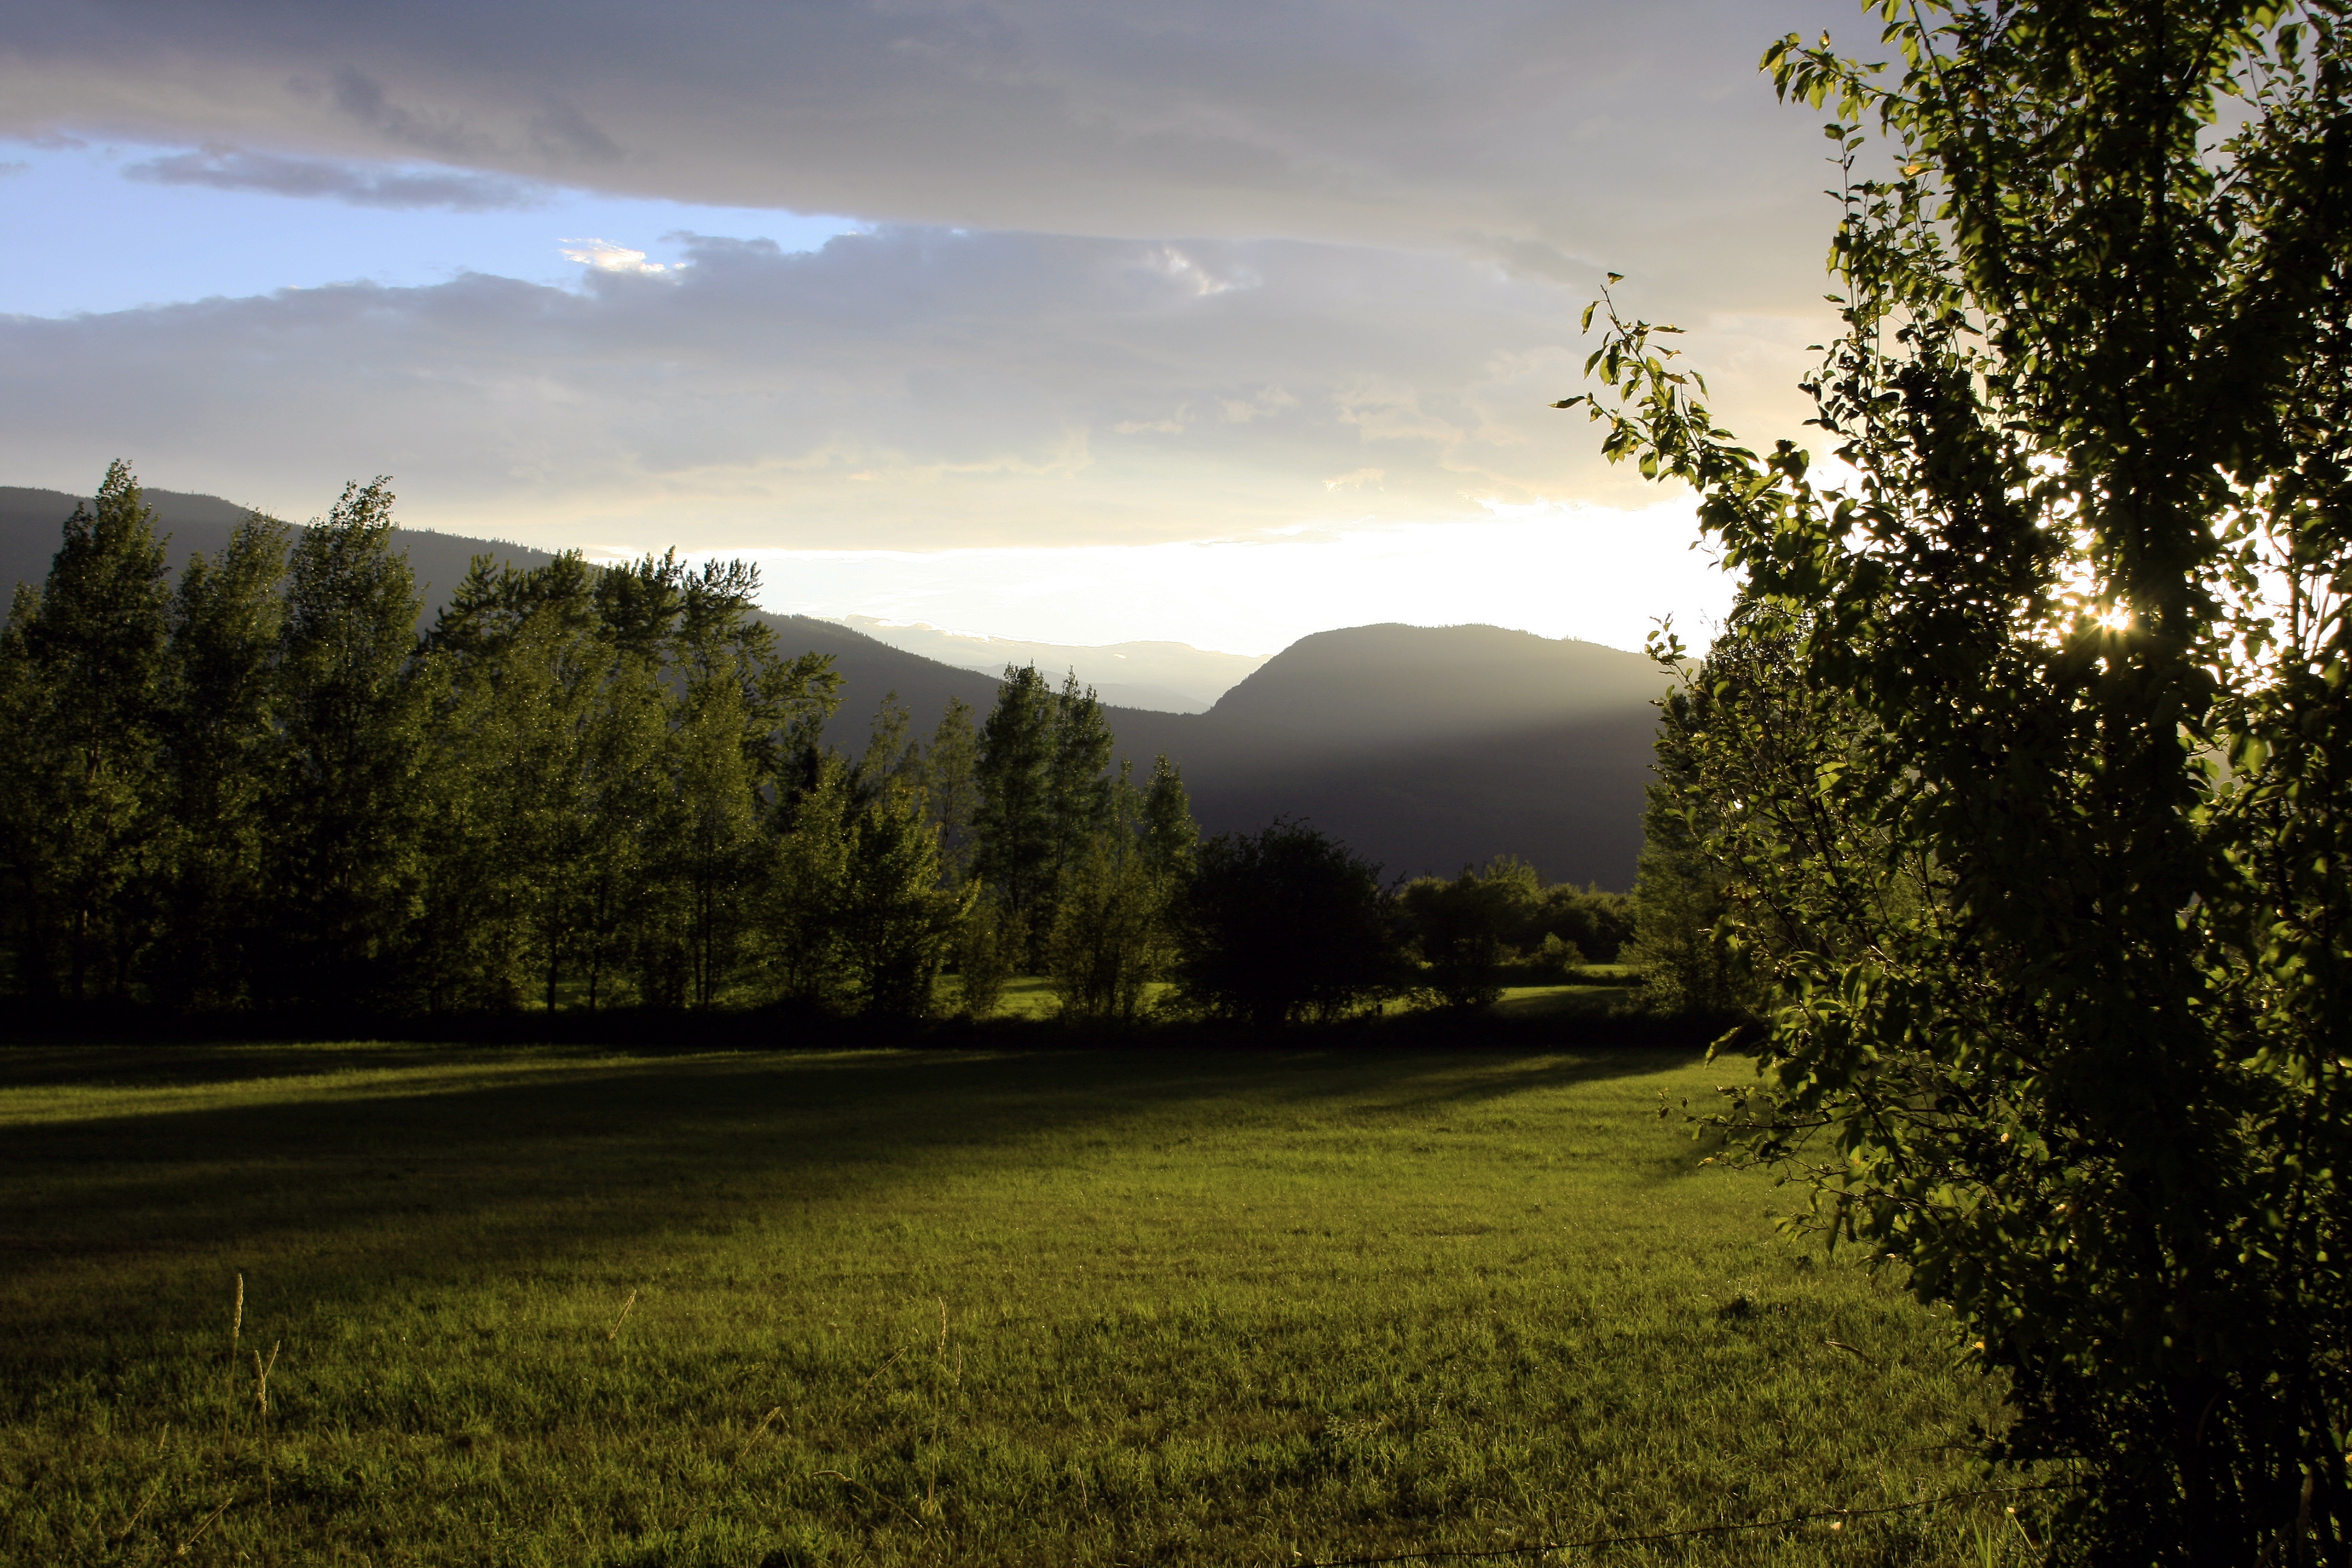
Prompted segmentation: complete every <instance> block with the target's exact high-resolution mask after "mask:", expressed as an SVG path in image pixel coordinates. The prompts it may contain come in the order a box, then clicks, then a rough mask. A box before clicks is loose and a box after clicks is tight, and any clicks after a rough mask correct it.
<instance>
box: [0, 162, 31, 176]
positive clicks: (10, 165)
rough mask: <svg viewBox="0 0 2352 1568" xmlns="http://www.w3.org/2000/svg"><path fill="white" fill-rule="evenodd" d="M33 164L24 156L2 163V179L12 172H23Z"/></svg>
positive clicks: (0, 170) (0, 166)
mask: <svg viewBox="0 0 2352 1568" xmlns="http://www.w3.org/2000/svg"><path fill="white" fill-rule="evenodd" d="M32 166H33V165H31V164H30V163H26V162H25V161H24V160H23V159H22V158H12V159H10V160H8V161H7V162H5V163H0V179H5V178H6V177H7V176H8V175H10V174H23V173H24V172H25V171H26V170H27V169H29V168H31V167H32Z"/></svg>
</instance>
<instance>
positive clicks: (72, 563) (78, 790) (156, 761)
mask: <svg viewBox="0 0 2352 1568" xmlns="http://www.w3.org/2000/svg"><path fill="white" fill-rule="evenodd" d="M169 598H170V595H169V591H168V589H167V588H166V586H165V584H164V571H163V545H162V544H161V543H160V542H158V541H157V540H156V538H155V534H154V513H153V512H152V510H150V509H149V508H148V507H147V505H146V504H145V502H144V500H142V496H141V494H140V489H139V481H138V480H137V479H135V478H133V477H132V475H131V469H130V468H129V466H128V465H126V464H124V463H121V462H119V461H118V462H116V463H113V464H111V465H110V466H109V468H107V471H106V478H105V479H104V480H103V481H102V482H101V483H100V486H99V491H98V495H97V497H96V498H95V502H94V508H93V507H83V506H77V507H75V508H74V512H73V515H72V517H70V518H68V520H67V521H66V524H65V538H64V542H63V543H62V545H61V546H60V547H59V549H58V553H57V556H56V559H55V560H54V561H53V562H52V563H51V565H50V568H49V575H48V581H47V585H46V586H45V587H44V589H43V590H42V591H41V592H40V593H39V594H37V595H36V594H33V593H31V592H29V591H27V590H26V589H24V588H23V587H22V586H20V587H19V589H18V591H17V594H16V600H15V603H14V604H13V605H12V606H11V609H10V614H9V620H8V626H7V630H6V632H5V637H0V718H5V726H6V731H7V733H8V735H9V744H8V746H7V747H6V748H5V755H0V823H5V827H0V835H5V837H0V864H5V874H6V878H7V881H8V884H9V885H10V887H11V888H12V889H14V893H15V899H14V902H15V904H16V918H15V929H14V931H13V933H12V934H13V935H14V936H15V937H16V964H17V983H18V984H20V985H21V986H23V987H25V988H26V989H27V990H28V991H31V992H32V993H33V994H36V995H58V994H63V995H65V996H67V997H69V998H71V999H73V1000H75V1001H80V1000H83V999H85V998H87V997H89V996H91V995H93V994H105V995H109V996H121V995H123V994H125V992H126V990H127V988H128V986H129V984H130V981H131V974H132V968H133V964H134V963H135V962H136V960H137V958H138V955H139V952H140V950H141V949H142V946H143V944H144V942H145V941H146V939H147V937H148V935H149V934H150V932H151V931H152V928H153V924H154V917H155V911H156V907H157V905H158V903H159V902H160V898H161V894H162V892H163V888H162V881H163V867H162V865H161V863H160V858H161V854H162V851H163V848H164V845H163V838H164V837H165V827H166V824H167V821H168V816H167V805H166V802H165V799H164V794H165V785H164V781H163V772H162V756H161V748H160V744H159V734H158V726H159V719H160V714H159V706H160V697H161V692H160V685H161V682H162V679H163V664H164V644H165V636H166V623H167V615H168V605H169Z"/></svg>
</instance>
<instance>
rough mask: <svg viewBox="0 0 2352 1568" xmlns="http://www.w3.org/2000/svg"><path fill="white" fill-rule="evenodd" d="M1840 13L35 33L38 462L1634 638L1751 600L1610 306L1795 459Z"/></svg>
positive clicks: (22, 248)
mask: <svg viewBox="0 0 2352 1568" xmlns="http://www.w3.org/2000/svg"><path fill="white" fill-rule="evenodd" d="M1824 26H1827V27H1831V28H1832V29H1833V30H1835V31H1836V33H1837V34H1838V36H1839V37H1840V38H1841V40H1842V41H1850V42H1852V43H1853V44H1854V45H1855V46H1857V47H1858V46H1860V45H1862V44H1864V43H1865V42H1867V41H1869V40H1870V39H1871V38H1872V37H1874V29H1873V28H1871V27H1870V26H1867V25H1866V19H1865V18H1864V16H1863V15H1862V14H1861V12H1860V10H1859V8H1858V7H1855V6H1853V5H1848V4H1846V3H1845V0H1840V3H1838V4H1835V5H1829V4H1826V3H1824V0H1673V3H1664V4H1654V5H1642V6H1626V5H1598V4H1591V3H1589V0H1542V3H1537V0H1449V3H1447V4H1445V5H1437V4H1433V3H1427V0H1423V3H1420V4H1402V3H1397V0H1346V3H1344V4H1343V3H1339V0H1295V3H1292V4H1286V5H1277V6H1269V5H1264V4H1262V3H1260V4H1240V3H1230V4H1229V3H1225V0H1195V3H1191V4H1184V3H1178V0H1153V3H1151V4H1142V3H1139V0H1084V3H1079V0H864V3H836V0H802V3H797V4H793V5H777V4H774V3H773V0H678V3H677V4H674V5H667V6H659V7H652V6H646V5H642V4H635V3H633V4H626V5H624V4H619V3H615V0H567V3H566V4H564V5H561V6H558V5H552V4H545V3H541V4H516V3H485V0H466V3H464V4H458V3H457V0H404V4H403V5H397V6H387V5H381V4H367V5H362V4H357V3H353V0H303V3H302V4H299V5H295V4H290V3H289V0H171V3H169V4H163V3H161V0H41V3H39V4H33V3H31V0H0V216H5V232H6V233H7V234H8V235H9V237H10V238H11V240H12V243H10V244H9V245H7V246H5V247H0V482H5V483H13V484H26V485H44V486H51V487H55V488H58V489H70V490H77V491H87V490H88V489H90V488H91V487H92V486H93V485H94V483H95V482H96V479H97V478H98V475H99V474H100V472H101V471H102V470H103V468H104V466H105V464H106V463H107V461H108V460H109V459H110V458H114V457H118V456H120V457H125V458H131V460H132V461H133V462H134V464H135V465H136V467H137V468H138V471H139V472H140V474H141V476H142V479H145V480H146V481H147V482H149V483H151V484H153V485H156V486H159V487H162V488H165V489H185V490H201V491H209V492H212V493H215V494H219V495H224V496H227V497H229V498H231V499H233V500H237V501H239V502H242V503H245V504H249V505H255V506H259V507H263V508H266V509H268V510H273V511H276V512H278V513H279V514H280V515H283V516H287V517H289V518H292V519H296V520H301V519H305V518H309V517H311V516H314V515H317V514H318V513H320V512H322V511H324V510H325V509H326V507H327V506H328V504H329V503H330V502H331V500H333V498H334V495H335V494H336V492H337V491H338V490H339V489H340V488H341V485H342V483H343V482H344V481H345V480H346V479H353V478H358V479H366V478H370V477H373V476H374V475H377V474H387V473H388V474H390V475H392V476H393V478H394V489H396V491H397V492H398V494H399V496H400V506H399V510H400V516H401V518H402V520H403V521H404V522H406V523H408V524H409V525H411V526H415V527H421V528H436V529H443V530H446V531H455V532H465V533H474V534H483V535H489V536H493V537H499V538H504V539H511V540H516V541H520V542H526V543H531V544H537V545H541V546H548V547H563V546H572V545H577V546H580V547H582V548H584V549H586V550H588V551H590V552H592V554H594V555H596V556H598V557H600V558H608V557H612V556H616V555H625V554H630V553H634V552H638V551H642V550H646V549H658V548H664V547H667V546H671V545H675V546H677V547H678V548H680V549H681V550H683V551H685V552H688V553H690V554H709V553H719V554H742V555H748V556H750V557H751V558H753V559H756V560H758V561H759V562H760V563H761V566H762V570H763V575H764V578H765V580H766V583H767V584H768V590H767V591H768V594H769V597H770V603H771V605H772V606H773V607H776V608H780V609H793V610H800V611H804V612H810V613H816V614H824V615H849V614H858V615H873V616H882V617H884V618H888V619H905V620H922V621H926V622H929V623H930V624H932V625H936V626H945V627H949V628H951V629H955V630H960V631H970V632H980V633H986V634H991V635H995V636H1003V637H1025V638H1032V639H1035V640H1040V641H1054V642H1064V643H1079V644H1085V643H1100V642H1111V641H1118V640H1125V639H1128V638H1144V637H1148V638H1168V639H1171V640H1178V641H1186V642H1191V643H1193V644H1195V645H1196V646H1200V647H1217V648H1223V649H1227V650H1230V651H1234V652H1245V653H1267V652H1272V651H1275V650H1276V649H1277V648H1279V647H1282V646H1284V645H1285V644H1286V643H1287V642H1289V641H1291V640H1293V639H1295V638H1296V637H1299V636H1302V635H1305V634H1306V633H1307V632H1311V631H1316V630H1321V629H1326V628H1328V627H1330V626H1345V625H1357V624H1364V623H1368V622H1372V621H1381V620H1402V621H1409V622H1416V623H1421V624H1430V625H1444V624H1455V623H1459V622H1464V621H1491V622H1494V623H1496V624H1499V625H1505V626H1518V627H1523V628H1525V629H1528V630H1532V631H1537V632H1540V633H1542V634H1543V635H1546V636H1551V637H1562V636H1571V637H1588V638H1591V639H1592V640H1595V641H1601V642H1608V643H1612V644H1615V645H1617V646H1621V647H1633V646H1638V645H1639V643H1640V642H1641V640H1642V637H1643V635H1644V634H1645V632H1646V630H1647V628H1648V627H1650V626H1653V625H1654V624H1655V622H1657V621H1658V620H1659V619H1661V618H1664V617H1667V616H1672V617H1674V618H1675V622H1676V624H1677V626H1678V627H1681V628H1683V629H1685V631H1686V632H1688V631H1693V630H1703V627H1704V625H1705V623H1706V620H1707V619H1708V618H1709V617H1711V616H1715V615H1717V614H1719V613H1720V612H1721V610H1722V608H1723V607H1724V605H1726V604H1727V602H1728V595H1729V587H1728V584H1727V582H1726V581H1725V579H1724V578H1723V577H1722V575H1721V574H1719V573H1717V572H1715V571H1714V570H1713V569H1712V566H1711V564H1710V563H1709V561H1708V560H1707V558H1706V555H1705V554H1704V552H1696V551H1694V550H1693V548H1692V546H1693V544H1694V542H1695V540H1696V529H1695V527H1694V525H1693V522H1692V513H1691V508H1690V505H1689V500H1688V498H1687V497H1686V496H1680V495H1676V494H1674V493H1672V492H1670V491H1665V490H1662V489H1658V488H1656V487H1653V486H1648V485H1645V484H1643V482H1642V481H1641V480H1640V479H1639V478H1638V476H1637V475H1635V474H1633V472H1631V471H1630V470H1629V469H1625V468H1610V467H1609V466H1608V465H1606V464H1604V463H1603V462H1602V461H1601V458H1600V457H1599V453H1598V443H1597V438H1596V433H1595V430H1594V427H1593V426H1590V425H1589V424H1587V423H1586V422H1585V421H1584V419H1583V417H1582V416H1581V415H1578V414H1564V413H1561V412H1559V411H1555V410H1553V409H1552V408H1551V407H1550V406H1549V405H1550V404H1551V403H1553V402H1555V401H1557V400H1558V399H1559V398H1561V397H1563V396H1566V395H1570V394H1571V393H1574V392H1577V391H1580V390H1581V389H1582V386H1583V383H1582V382H1581V380H1580V374H1581V366H1582V363H1583V359H1584V355H1585V354H1586V353H1588V352H1589V350H1590V347H1591V339H1589V338H1588V337H1587V336H1585V335H1584V334H1583V333H1582V332H1581V331H1580V329H1579V325H1578V318H1579V316H1580V313H1581V311H1582V310H1583V307H1584V305H1585V304H1586V303H1587V302H1588V301H1589V300H1591V298H1592V297H1593V295H1594V293H1595V291H1596V290H1597V289H1598V288H1599V287H1600V285H1601V279H1602V277H1603V275H1604V273H1605V272H1606V271H1616V272H1621V273H1623V274H1625V275H1626V281H1625V282H1623V283H1622V284H1620V285H1618V286H1617V289H1616V293H1617V296H1618V298H1619V300H1620V301H1621V302H1622V304H1623V305H1624V306H1625V308H1626V309H1628V310H1631V311H1633V312H1636V313H1639V314H1641V315H1643V316H1647V317H1650V318H1653V319H1656V320H1662V321H1675V322H1677V323H1678V324H1680V325H1682V326H1684V327H1685V328H1686V329H1688V335H1687V336H1686V337H1685V338H1684V339H1682V340H1680V342H1681V343H1682V344H1683V346H1684V347H1685V350H1686V352H1687V354H1688V357H1689V359H1690V361H1691V363H1693V364H1694V365H1695V366H1696V367H1698V368H1700V369H1703V370H1704V371H1705V372H1706V374H1707V377H1708V381H1709V384H1710V387H1711V390H1712V405H1713V407H1714V409H1715V411H1716V413H1717V416H1718V417H1719V418H1720V419H1721V420H1722V422H1724V423H1726V424H1727V425H1729V426H1731V427H1732V428H1734V429H1735V430H1737V431H1738V432H1739V433H1740V434H1741V435H1742V436H1743V437H1748V439H1749V441H1750V443H1751V444H1754V443H1757V442H1769V441H1770V440H1772V439H1774V438H1777V437H1782V436H1788V437H1802V435H1803V434H1804V432H1803V430H1802V427H1801V421H1802V419H1803V417H1804V415H1805V412H1806V410H1805V407H1804V405H1802V403H1801V400H1800V398H1799V395H1798V394H1797V393H1796V391H1795V383H1796V381H1797V380H1798V378H1799V376H1800V374H1801V373H1802V371H1803V370H1804V368H1805V366H1806V364H1807V363H1808V361H1809V356H1808V355H1807V353H1805V345H1806V344H1808V343H1809V342H1817V341H1819V340H1820V339H1821V338H1822V336H1823V335H1824V333H1825V331H1827V328H1828V316H1827V314H1826V312H1827V310H1828V307H1827V306H1825V305H1824V303H1823V302H1822V294H1823V292H1824V289H1825V287H1826V283H1825V279H1823V277H1822V258H1823V256H1824V254H1825V250H1826V246H1827V242H1828V237H1829V233H1830V229H1831V226H1832V223H1833V222H1834V218H1835V208H1834V205H1833V204H1832V202H1831V201H1830V200H1829V199H1828V198H1827V197H1826V196H1824V195H1822V186H1823V185H1824V184H1827V183H1829V178H1830V173H1831V172H1830V170H1829V169H1828V167H1827V166H1826V164H1825V163H1823V155H1824V153H1826V152H1827V151H1828V144H1827V143H1826V142H1824V141H1823V140H1822V134H1821V121H1822V116H1821V115H1820V114H1819V113H1818V112H1816V111H1811V110H1804V109H1800V108H1790V107H1786V106H1782V105H1780V104H1779V103H1777V102H1776V101H1775V100H1774V98H1773V95H1772V92H1771V89H1770V86H1769V82H1768V81H1767V80H1766V79H1763V78H1762V77H1760V76H1759V74H1758V72H1757V70H1756V68H1755V66H1756V60H1757V57H1758V56H1759V54H1760V53H1761V51H1762V49H1763V47H1764V46H1765V44H1766V43H1768V42H1769V40H1770V39H1772V38H1773V37H1778V36H1780V35H1781V34H1783V33H1785V32H1788V31H1790V30H1802V31H1805V32H1808V33H1811V32H1814V31H1818V30H1820V29H1821V28H1822V27H1824Z"/></svg>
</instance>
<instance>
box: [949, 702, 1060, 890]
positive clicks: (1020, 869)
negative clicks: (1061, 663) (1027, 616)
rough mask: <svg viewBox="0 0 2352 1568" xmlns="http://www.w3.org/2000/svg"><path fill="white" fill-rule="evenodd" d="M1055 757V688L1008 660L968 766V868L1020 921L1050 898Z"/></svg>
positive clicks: (1055, 842)
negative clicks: (974, 802)
mask: <svg viewBox="0 0 2352 1568" xmlns="http://www.w3.org/2000/svg"><path fill="white" fill-rule="evenodd" d="M1054 761H1055V751H1054V692H1053V689H1052V688H1051V687H1048V686H1047V685H1046V684H1045V678H1044V677H1043V676H1041V675H1039V674H1038V673H1037V668H1036V666H1034V665H1029V666H1026V667H1022V668H1015V667H1014V666H1012V665H1007V666H1006V667H1005V669H1004V682H1003V685H1002V686H1000V687H998V688H997V693H996V706H995V707H994V708H992V709H991V710H989V715H988V718H987V720H986V721H985V722H983V723H982V725H981V730H980V754H979V757H978V758H977V760H976V762H975V765H974V767H973V770H972V773H973V778H974V781H975V782H976V783H977V784H978V785H979V788H980V802H979V805H978V806H977V807H976V809H975V810H974V811H973V813H972V858H971V869H972V875H974V876H975V877H977V878H979V879H982V881H984V882H986V883H988V884H989V885H990V886H991V887H992V888H993V889H996V892H997V895H998V897H999V898H1000V899H1001V900H1003V904H1004V908H1005V910H1006V911H1007V912H1008V913H1010V914H1012V915H1013V916H1014V917H1016V918H1017V919H1019V920H1021V921H1023V922H1024V923H1034V921H1035V919H1036V917H1037V915H1038V913H1039V912H1040V911H1041V910H1043V908H1044V907H1045V904H1046V903H1047V902H1048V901H1049V900H1050V899H1051V889H1052V880H1053V877H1054V873H1055V852H1056V849H1057V847H1058V842H1059V835H1058V833H1057V831H1056V824H1055V798H1054Z"/></svg>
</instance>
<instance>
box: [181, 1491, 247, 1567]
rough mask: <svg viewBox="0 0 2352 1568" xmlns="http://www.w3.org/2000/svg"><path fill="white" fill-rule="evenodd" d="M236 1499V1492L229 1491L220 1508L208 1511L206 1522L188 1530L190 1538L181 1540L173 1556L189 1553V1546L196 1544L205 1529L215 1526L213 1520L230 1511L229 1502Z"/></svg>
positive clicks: (182, 1555)
mask: <svg viewBox="0 0 2352 1568" xmlns="http://www.w3.org/2000/svg"><path fill="white" fill-rule="evenodd" d="M235 1501H236V1493H235V1492H231V1493H229V1494H228V1496H226V1497H225V1498H223V1499H221V1505H220V1507H218V1508H216V1509H215V1510H212V1512H210V1513H208V1514H206V1515H205V1521H204V1523H202V1524H200V1525H198V1526H196V1528H195V1529H194V1530H192V1531H189V1532H188V1538H187V1539H186V1540H185V1541H183V1542H180V1544H179V1547H178V1549H177V1550H176V1551H174V1552H173V1553H172V1555H173V1556H174V1557H185V1556H186V1555H187V1554H188V1548H189V1547H191V1546H194V1544H195V1543H196V1538H197V1537H198V1536H200V1535H202V1534H204V1532H205V1531H207V1530H210V1529H211V1528H212V1527H213V1521H215V1520H216V1519H218V1518H220V1516H221V1515H223V1514H225V1513H226V1512H227V1511H228V1505H229V1504H231V1503H233V1502H235Z"/></svg>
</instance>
